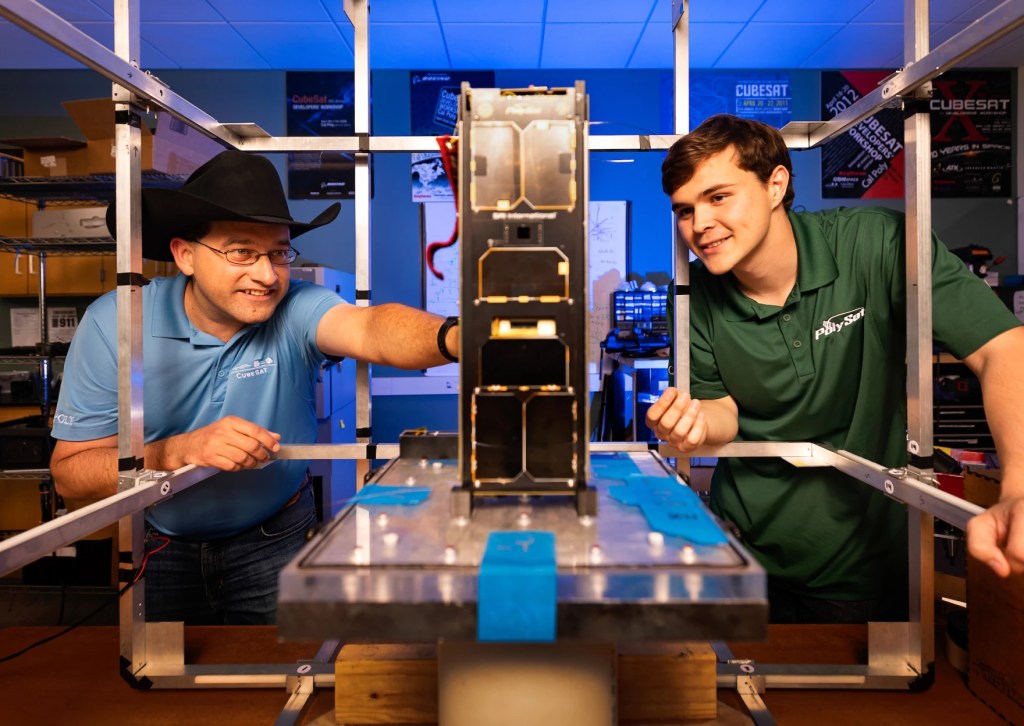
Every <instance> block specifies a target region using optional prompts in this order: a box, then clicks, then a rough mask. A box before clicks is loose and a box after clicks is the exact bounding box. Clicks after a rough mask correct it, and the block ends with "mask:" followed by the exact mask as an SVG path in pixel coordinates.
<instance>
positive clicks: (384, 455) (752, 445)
mask: <svg viewBox="0 0 1024 726" xmlns="http://www.w3.org/2000/svg"><path fill="white" fill-rule="evenodd" d="M368 446H373V447H374V452H373V458H375V459H392V458H394V457H396V456H398V444H283V445H282V446H281V449H280V450H279V451H276V452H274V454H273V455H272V457H271V458H273V459H365V458H366V454H367V447H368ZM589 448H590V450H591V451H595V452H609V451H624V452H641V451H650V450H651V449H652V448H654V449H656V450H657V451H658V453H659V454H661V455H662V456H671V457H682V456H686V457H704V456H735V457H744V456H756V457H766V456H778V457H782V458H785V459H787V460H795V461H798V462H800V463H801V464H802V465H805V466H827V464H824V463H822V462H820V461H819V460H817V459H815V457H814V448H815V445H814V444H809V443H801V442H782V441H740V442H735V443H732V444H725V445H723V446H707V447H703V446H702V447H701V448H699V449H697V450H696V451H693V452H691V453H689V454H682V453H680V452H679V451H677V450H676V449H673V448H672V447H671V446H669V445H668V444H655V445H653V447H652V444H648V443H647V442H645V441H595V442H591V443H590V444H589Z"/></svg>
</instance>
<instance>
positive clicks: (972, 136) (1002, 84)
mask: <svg viewBox="0 0 1024 726" xmlns="http://www.w3.org/2000/svg"><path fill="white" fill-rule="evenodd" d="M932 88H933V92H932V98H931V100H930V101H929V108H930V111H931V124H932V196H935V197H1009V196H1010V194H1011V187H1012V185H1013V99H1012V88H1013V85H1012V83H1011V76H1010V72H1009V71H980V70H979V71H975V70H970V69H961V70H953V71H949V72H947V73H944V74H943V75H942V76H940V77H939V78H937V79H936V80H934V81H932Z"/></svg>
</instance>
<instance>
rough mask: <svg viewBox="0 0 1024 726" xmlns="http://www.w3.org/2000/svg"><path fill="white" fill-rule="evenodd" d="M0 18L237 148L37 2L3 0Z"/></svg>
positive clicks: (221, 130)
mask: <svg viewBox="0 0 1024 726" xmlns="http://www.w3.org/2000/svg"><path fill="white" fill-rule="evenodd" d="M0 17H3V18H5V19H6V20H9V21H10V22H11V23H12V24H14V25H16V26H18V27H19V28H22V29H23V30H26V31H28V32H29V33H31V34H32V35H34V36H36V37H37V38H40V39H42V40H44V41H46V42H47V43H49V44H50V45H52V46H53V47H54V48H56V49H57V50H60V51H63V52H64V53H66V54H67V55H69V56H70V57H72V58H74V59H75V60H76V61H78V62H79V63H81V64H83V65H85V66H87V67H88V68H91V69H92V70H94V71H96V72H97V73H99V74H100V75H102V76H104V77H105V78H108V79H109V80H111V81H113V82H114V83H117V84H118V85H120V86H123V87H125V88H127V89H128V90H129V91H131V92H132V93H134V94H136V95H137V96H139V97H140V98H141V99H142V100H143V102H145V101H150V102H152V103H153V105H155V106H157V107H158V108H161V109H163V110H165V111H167V112H169V113H171V114H172V115H174V116H176V117H178V118H179V119H181V120H182V121H184V122H185V123H187V124H189V125H190V126H194V127H195V128H197V129H198V130H200V131H202V132H203V133H205V134H206V135H208V136H211V137H213V138H217V139H220V140H222V141H224V142H225V143H227V144H229V145H231V146H237V145H238V141H239V137H238V136H236V135H235V134H234V133H232V132H230V131H229V130H228V129H226V128H225V127H224V126H223V125H222V124H221V123H220V122H219V121H217V120H216V119H214V118H213V117H212V116H210V115H209V114H207V113H206V112H205V111H203V110H201V109H199V108H198V107H197V106H195V105H194V104H192V103H190V102H188V101H186V100H185V99H184V98H182V97H181V96H179V95H178V94H176V93H174V92H173V91H172V90H171V89H170V88H169V87H168V86H167V85H166V84H165V83H163V82H161V81H160V80H158V79H157V78H155V77H153V76H152V75H150V74H148V73H146V72H145V71H142V70H140V69H139V68H138V67H136V66H134V65H132V64H131V63H128V62H127V61H125V60H124V59H122V58H120V57H119V56H117V55H116V54H115V53H114V52H113V51H111V50H110V49H109V48H107V47H106V46H104V45H102V44H101V43H98V42H96V41H95V40H93V39H92V38H91V37H90V36H89V35H87V34H86V33H84V32H83V31H81V30H79V29H78V28H76V27H75V26H74V25H72V24H71V23H69V22H67V21H66V20H64V19H63V18H61V17H60V16H59V15H56V14H55V13H53V12H52V11H50V10H49V9H47V8H45V7H43V6H42V5H40V4H39V3H37V2H34V0H0Z"/></svg>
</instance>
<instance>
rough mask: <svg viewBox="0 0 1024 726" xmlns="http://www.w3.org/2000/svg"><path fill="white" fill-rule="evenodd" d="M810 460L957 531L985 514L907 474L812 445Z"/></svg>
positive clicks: (975, 507)
mask: <svg viewBox="0 0 1024 726" xmlns="http://www.w3.org/2000/svg"><path fill="white" fill-rule="evenodd" d="M814 458H815V459H818V460H819V461H821V462H822V463H824V464H826V465H827V466H832V467H834V468H836V469H838V470H839V471H842V472H844V473H846V474H849V475H850V476H852V477H853V478H854V479H859V480H860V481H863V482H866V483H867V484H870V485H871V486H873V487H874V488H875V489H880V490H881V491H883V492H885V493H886V494H888V495H889V496H891V497H893V498H895V499H898V500H900V501H901V502H904V503H905V504H908V505H910V506H911V507H914V508H915V509H920V510H921V511H923V512H927V513H928V514H931V515H933V516H935V517H938V518H939V519H941V520H942V521H944V522H948V523H949V524H952V525H953V526H954V527H959V528H960V529H964V528H966V527H967V520H969V519H970V518H971V517H973V516H975V515H976V514H981V512H983V511H985V510H984V509H983V508H982V507H979V506H978V505H976V504H972V503H970V502H968V501H966V500H964V499H961V498H960V497H957V496H954V495H952V494H949V493H947V492H944V491H942V490H941V489H939V488H938V487H937V486H932V485H931V484H930V483H928V482H923V481H920V480H918V479H916V478H915V477H914V476H912V475H911V474H910V473H909V472H906V471H904V470H902V469H887V468H885V467H883V466H881V465H880V464H876V463H874V462H872V461H868V460H867V459H864V458H861V457H859V456H856V455H855V454H851V453H850V452H848V451H835V450H832V449H829V448H827V447H825V446H820V445H815V447H814Z"/></svg>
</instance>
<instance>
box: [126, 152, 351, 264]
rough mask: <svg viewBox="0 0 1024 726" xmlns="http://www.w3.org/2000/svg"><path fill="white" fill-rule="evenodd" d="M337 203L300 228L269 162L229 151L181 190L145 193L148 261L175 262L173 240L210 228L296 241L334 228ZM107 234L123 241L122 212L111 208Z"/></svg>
mask: <svg viewBox="0 0 1024 726" xmlns="http://www.w3.org/2000/svg"><path fill="white" fill-rule="evenodd" d="M340 209H341V205H340V204H339V203H337V202H335V203H334V204H332V205H331V206H329V207H328V208H327V209H325V210H324V211H322V212H321V213H320V214H319V215H317V217H316V218H315V219H314V220H313V221H311V222H296V221H295V220H294V219H292V216H291V213H290V212H289V211H288V201H287V200H286V199H285V194H284V187H282V186H281V177H280V176H278V173H277V169H275V168H274V165H273V163H272V162H271V161H270V160H269V159H267V158H266V157H263V156H257V155H255V154H250V153H248V152H245V151H238V150H236V149H228V150H226V151H222V152H221V153H219V154H217V155H216V156H215V157H213V158H212V159H210V160H209V161H208V162H206V163H205V164H203V165H202V166H201V167H199V168H198V169H196V170H195V171H194V172H192V175H191V176H189V178H188V179H186V180H185V183H184V184H182V185H181V187H180V188H178V189H143V190H142V256H143V257H145V258H146V259H147V260H158V261H164V262H170V261H171V260H173V259H174V256H173V255H172V254H171V246H170V242H171V238H172V237H174V236H176V235H178V234H181V233H182V232H184V231H185V230H187V229H189V228H192V227H195V226H196V225H199V224H203V223H205V222H261V223H263V224H283V225H286V226H287V227H288V228H289V229H290V230H291V236H292V239H295V238H296V237H298V236H299V235H300V234H304V233H305V232H308V231H309V230H311V229H316V228H317V227H322V226H323V225H325V224H329V223H330V222H333V221H334V219H335V218H336V217H337V216H338V212H339V211H340ZM107 229H108V230H110V234H111V236H112V237H115V238H116V237H117V210H116V209H115V205H114V204H111V205H110V206H109V207H107Z"/></svg>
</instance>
